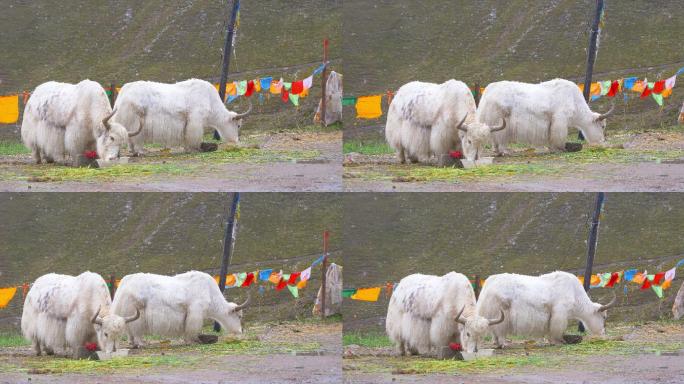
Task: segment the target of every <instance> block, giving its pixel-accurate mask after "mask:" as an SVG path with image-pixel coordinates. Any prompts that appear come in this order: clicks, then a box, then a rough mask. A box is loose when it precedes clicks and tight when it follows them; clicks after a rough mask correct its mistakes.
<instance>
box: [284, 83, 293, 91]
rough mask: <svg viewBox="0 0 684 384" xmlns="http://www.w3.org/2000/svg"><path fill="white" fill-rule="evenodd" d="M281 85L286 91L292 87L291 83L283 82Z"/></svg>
mask: <svg viewBox="0 0 684 384" xmlns="http://www.w3.org/2000/svg"><path fill="white" fill-rule="evenodd" d="M283 87H285V90H286V91H288V92H289V91H290V89H292V83H283Z"/></svg>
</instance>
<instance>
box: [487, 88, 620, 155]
mask: <svg viewBox="0 0 684 384" xmlns="http://www.w3.org/2000/svg"><path fill="white" fill-rule="evenodd" d="M614 109H615V106H614V105H613V107H612V108H611V109H610V111H608V112H607V113H605V114H600V113H596V112H592V111H591V109H589V105H587V102H586V101H585V100H584V97H583V96H582V93H581V92H580V89H579V88H578V87H577V85H576V84H575V83H573V82H571V81H568V80H563V79H555V80H551V81H546V82H543V83H540V84H527V83H520V82H515V81H500V82H496V83H492V84H489V85H488V86H487V88H486V89H485V91H484V94H483V95H482V99H481V100H480V105H479V106H478V108H477V117H476V120H477V121H478V122H480V123H483V124H493V123H496V122H498V121H501V119H505V121H506V122H507V123H508V128H507V129H506V130H505V131H501V132H498V133H494V132H492V134H491V135H489V136H491V140H492V141H493V143H494V151H495V152H496V154H497V156H502V155H504V154H507V148H506V146H507V145H508V144H509V143H527V144H532V145H539V146H546V147H549V149H551V150H558V151H562V150H564V149H565V140H566V138H567V137H568V128H570V127H574V128H577V129H579V130H580V131H582V134H583V135H584V137H585V138H586V140H587V142H588V143H589V144H599V145H601V144H603V143H604V142H605V137H604V132H603V131H604V130H605V128H606V118H607V117H608V116H610V115H611V114H612V113H613V111H614ZM487 141H488V140H483V141H481V142H480V143H479V145H481V146H482V145H484V144H486V143H487Z"/></svg>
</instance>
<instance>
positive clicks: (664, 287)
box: [660, 280, 672, 291]
mask: <svg viewBox="0 0 684 384" xmlns="http://www.w3.org/2000/svg"><path fill="white" fill-rule="evenodd" d="M670 285H672V280H665V281H663V283H662V284H660V287H661V288H663V291H664V290H666V289H668V288H670Z"/></svg>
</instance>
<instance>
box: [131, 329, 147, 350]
mask: <svg viewBox="0 0 684 384" xmlns="http://www.w3.org/2000/svg"><path fill="white" fill-rule="evenodd" d="M128 340H129V341H130V343H131V348H133V349H138V348H142V347H143V346H144V345H145V342H144V341H143V338H142V336H136V335H133V334H132V333H131V332H129V333H128Z"/></svg>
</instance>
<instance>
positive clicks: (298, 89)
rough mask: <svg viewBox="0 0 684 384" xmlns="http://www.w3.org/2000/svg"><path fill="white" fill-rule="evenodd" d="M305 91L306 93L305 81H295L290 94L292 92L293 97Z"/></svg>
mask: <svg viewBox="0 0 684 384" xmlns="http://www.w3.org/2000/svg"><path fill="white" fill-rule="evenodd" d="M303 91H304V81H303V80H299V81H295V82H294V83H292V89H291V90H290V92H292V94H293V95H299V94H300V93H302V92H303Z"/></svg>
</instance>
